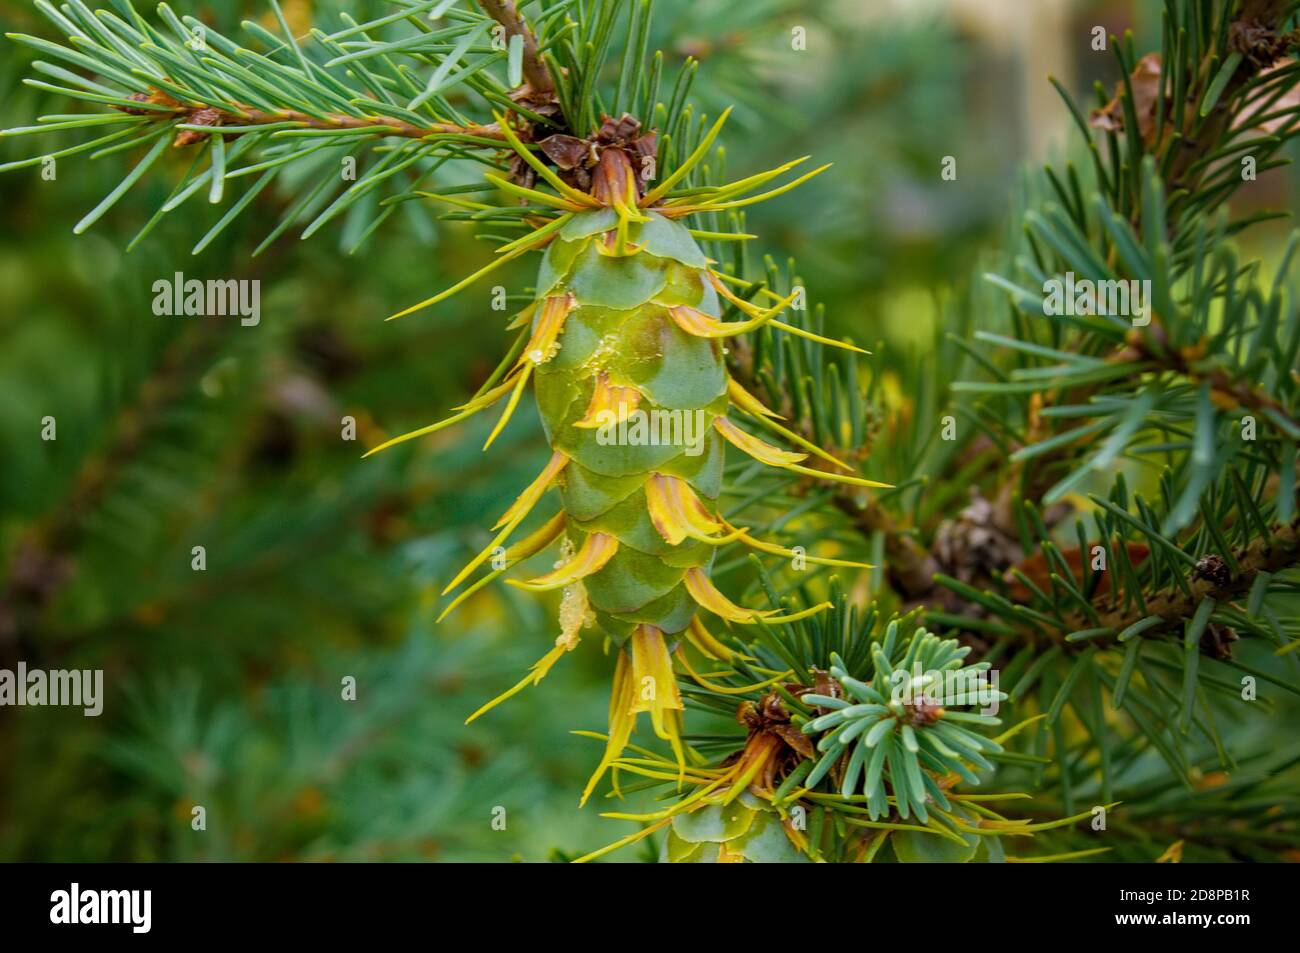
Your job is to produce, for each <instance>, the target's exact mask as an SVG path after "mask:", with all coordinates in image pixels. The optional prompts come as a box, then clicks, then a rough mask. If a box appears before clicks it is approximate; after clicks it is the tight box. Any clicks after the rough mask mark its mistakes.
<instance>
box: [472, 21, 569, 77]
mask: <svg viewBox="0 0 1300 953" xmlns="http://www.w3.org/2000/svg"><path fill="white" fill-rule="evenodd" d="M479 6H481V7H482V8H483V12H484V13H486V14H487V15H488V16H490V17H491V18H492V19H493V20H496V21H497V22H498V23H500V24H501V25H502V26H503V27H505V28H506V33H507V35H509V36H520V37H523V41H524V79H525V80H526V81H527V83H528V86H529V88H530V89H531V90H532V91H533V92H534V93H543V94H545V93H552V92H554V91H555V80H553V79H552V78H551V71H550V70H549V69H547V68H546V63H545V62H544V61H543V60H542V56H541V52H540V51H539V50H538V48H537V37H535V36H534V35H533V31H532V30H531V29H530V28H529V26H528V23H527V21H525V20H524V17H523V14H521V13H520V12H519V11H518V10H517V9H516V8H515V5H514V4H513V3H511V2H510V0H479Z"/></svg>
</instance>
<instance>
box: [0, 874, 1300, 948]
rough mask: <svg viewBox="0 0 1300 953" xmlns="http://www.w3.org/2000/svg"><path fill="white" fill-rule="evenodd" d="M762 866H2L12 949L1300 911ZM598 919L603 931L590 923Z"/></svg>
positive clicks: (1287, 891)
mask: <svg viewBox="0 0 1300 953" xmlns="http://www.w3.org/2000/svg"><path fill="white" fill-rule="evenodd" d="M750 866H751V867H752V868H753V869H751V870H748V871H745V870H734V871H729V872H727V873H726V874H722V873H718V874H708V873H704V872H703V871H702V870H699V869H697V870H695V872H693V873H692V872H690V870H688V869H682V868H679V869H677V870H667V869H663V868H658V869H656V868H655V867H653V866H651V865H631V864H624V865H619V870H618V872H617V873H616V874H615V875H614V878H613V879H612V878H611V872H610V870H609V865H605V864H597V865H592V866H589V867H571V868H567V869H549V870H548V869H544V868H543V866H542V865H522V864H520V865H436V864H430V865H406V864H391V865H387V864H385V865H381V864H373V865H362V864H356V865H351V864H340V865H302V864H284V865H275V864H260V865H244V864H156V865H132V864H101V865H93V864H67V865H63V864H14V865H7V866H4V867H0V878H2V879H3V881H4V884H3V887H0V918H2V921H3V922H2V925H0V929H3V934H4V936H5V937H6V938H7V939H8V938H15V939H17V938H22V937H25V936H32V935H36V934H43V935H44V936H50V937H56V936H57V935H59V934H65V935H67V938H74V939H76V940H78V941H85V940H92V941H98V940H110V939H111V940H112V941H114V942H127V943H130V942H148V941H149V940H151V939H165V940H177V939H191V938H194V939H201V940H204V941H210V940H223V939H229V940H238V939H242V938H245V937H250V938H251V937H256V938H257V939H259V940H262V939H266V938H277V937H280V936H283V937H286V938H292V939H295V940H310V939H315V938H319V939H321V940H325V941H338V940H345V939H347V938H349V937H353V936H355V937H363V938H370V939H373V938H374V937H375V935H376V932H377V931H383V930H388V929H393V928H403V929H407V930H419V929H429V928H431V927H432V928H433V929H436V930H438V931H439V932H440V933H441V932H442V931H444V930H446V929H448V928H451V929H452V930H453V931H454V932H453V933H452V934H451V935H452V936H456V937H460V938H461V939H459V940H458V942H464V933H466V932H468V933H470V934H471V935H473V936H474V937H475V938H476V939H478V940H479V941H480V942H484V941H485V942H499V941H504V940H509V939H513V938H515V937H516V936H517V937H520V938H533V937H536V938H543V937H548V936H553V935H554V931H555V930H556V929H558V928H560V927H561V926H562V925H567V926H565V929H568V930H579V929H580V930H581V931H582V932H583V933H584V934H586V937H587V939H588V940H594V939H596V938H597V937H598V936H599V933H598V932H597V931H603V929H604V928H603V927H600V926H598V924H599V923H601V922H608V923H609V925H610V927H611V928H615V929H618V930H619V935H621V936H626V935H627V934H626V932H625V931H626V930H628V929H629V928H633V927H634V926H635V925H636V924H638V923H645V921H646V919H647V918H653V919H654V921H655V925H654V926H653V927H650V929H653V930H655V931H656V932H658V933H660V935H661V936H662V937H664V938H668V937H670V936H671V935H672V926H671V919H672V918H673V917H676V916H679V915H682V916H686V917H687V919H688V921H696V922H695V925H694V926H691V925H690V924H689V922H684V923H683V931H684V935H686V934H685V931H688V930H695V929H698V928H699V923H698V919H697V918H698V917H699V916H701V915H704V916H705V917H707V918H710V919H711V918H712V917H713V916H721V917H724V918H726V919H728V920H731V921H732V922H733V923H734V924H744V923H749V924H750V925H751V926H752V925H755V924H758V923H767V924H770V927H771V928H772V929H777V930H784V929H786V928H789V929H792V930H795V931H799V930H800V929H802V928H810V927H811V921H810V920H809V917H813V918H815V917H816V916H817V913H816V911H817V910H818V909H822V910H825V911H826V912H828V913H829V912H830V911H836V910H837V911H838V913H837V914H836V915H835V919H836V921H838V922H840V923H845V924H854V926H853V930H854V932H855V933H857V934H858V935H861V936H862V937H864V938H866V937H870V939H871V941H872V942H876V943H878V942H880V941H882V940H891V939H897V940H899V941H901V942H915V941H917V940H918V938H926V939H927V940H933V941H936V942H944V941H945V937H955V936H962V935H964V936H967V937H968V938H969V937H970V936H973V935H982V936H984V937H986V938H987V939H989V940H993V939H994V938H996V937H997V936H999V935H1000V934H1004V931H1010V932H1009V933H1005V934H1004V935H1008V936H1014V935H1016V934H1020V935H1024V934H1022V933H1020V931H1022V930H1024V929H1026V928H1027V927H1030V925H1031V924H1032V925H1033V927H1036V928H1037V929H1039V930H1041V929H1042V928H1043V927H1046V928H1047V929H1048V930H1050V932H1051V934H1052V935H1056V936H1062V937H1069V938H1070V939H1071V940H1074V939H1076V938H1087V937H1091V936H1095V935H1098V934H1111V935H1115V936H1117V937H1118V936H1123V935H1124V934H1141V935H1143V936H1144V937H1147V938H1151V937H1162V936H1163V937H1167V938H1168V939H1169V940H1170V941H1171V942H1178V943H1183V942H1185V941H1186V939H1188V938H1190V937H1191V936H1192V935H1193V934H1196V935H1200V936H1204V937H1206V938H1207V939H1212V941H1213V942H1233V940H1234V939H1235V938H1236V937H1239V936H1241V935H1242V934H1243V932H1249V931H1255V930H1259V929H1260V928H1264V929H1270V930H1272V931H1273V932H1274V933H1276V931H1278V930H1281V929H1283V928H1284V924H1286V923H1288V922H1289V921H1290V918H1291V915H1293V914H1294V908H1295V901H1294V899H1293V898H1294V895H1295V890H1294V887H1295V880H1294V878H1293V877H1292V876H1291V872H1292V868H1290V867H1289V866H1288V865H1251V866H1246V865H1188V866H1174V865H1155V864H1152V865H1104V864H1090V865H1079V864H1074V865H1065V864H1056V865H1033V864H1006V865H965V866H958V865H931V866H930V867H928V868H918V867H910V868H906V869H904V868H901V867H896V866H892V865H888V866H887V865H877V866H874V867H862V868H859V869H847V868H843V867H837V868H832V867H830V866H828V865H807V866H804V865H800V866H799V867H798V868H797V869H781V870H772V869H768V870H765V871H764V870H759V869H758V868H757V866H755V865H750ZM592 878H595V879H592ZM642 878H645V879H644V880H642ZM751 878H752V879H751ZM637 898H640V899H639V900H638V899H637ZM824 905H825V906H824ZM708 911H712V912H711V913H710V912H708ZM842 917H847V918H848V919H847V920H843V919H841V918H842ZM588 918H591V919H592V920H595V921H596V922H595V923H591V924H589V925H587V926H582V927H578V926H577V924H578V923H582V922H584V921H586V920H587V919H588ZM785 918H789V919H788V922H787V923H786V925H785V926H782V925H781V921H782V920H784V919H785ZM619 921H623V922H622V924H621V925H619ZM855 921H856V923H855ZM647 926H648V925H647ZM970 931H976V933H971V932H970ZM742 932H744V933H750V932H751V931H750V930H749V929H745V930H743V931H742ZM1036 932H1037V931H1036ZM1040 935H1041V934H1040ZM6 945H8V944H6Z"/></svg>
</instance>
